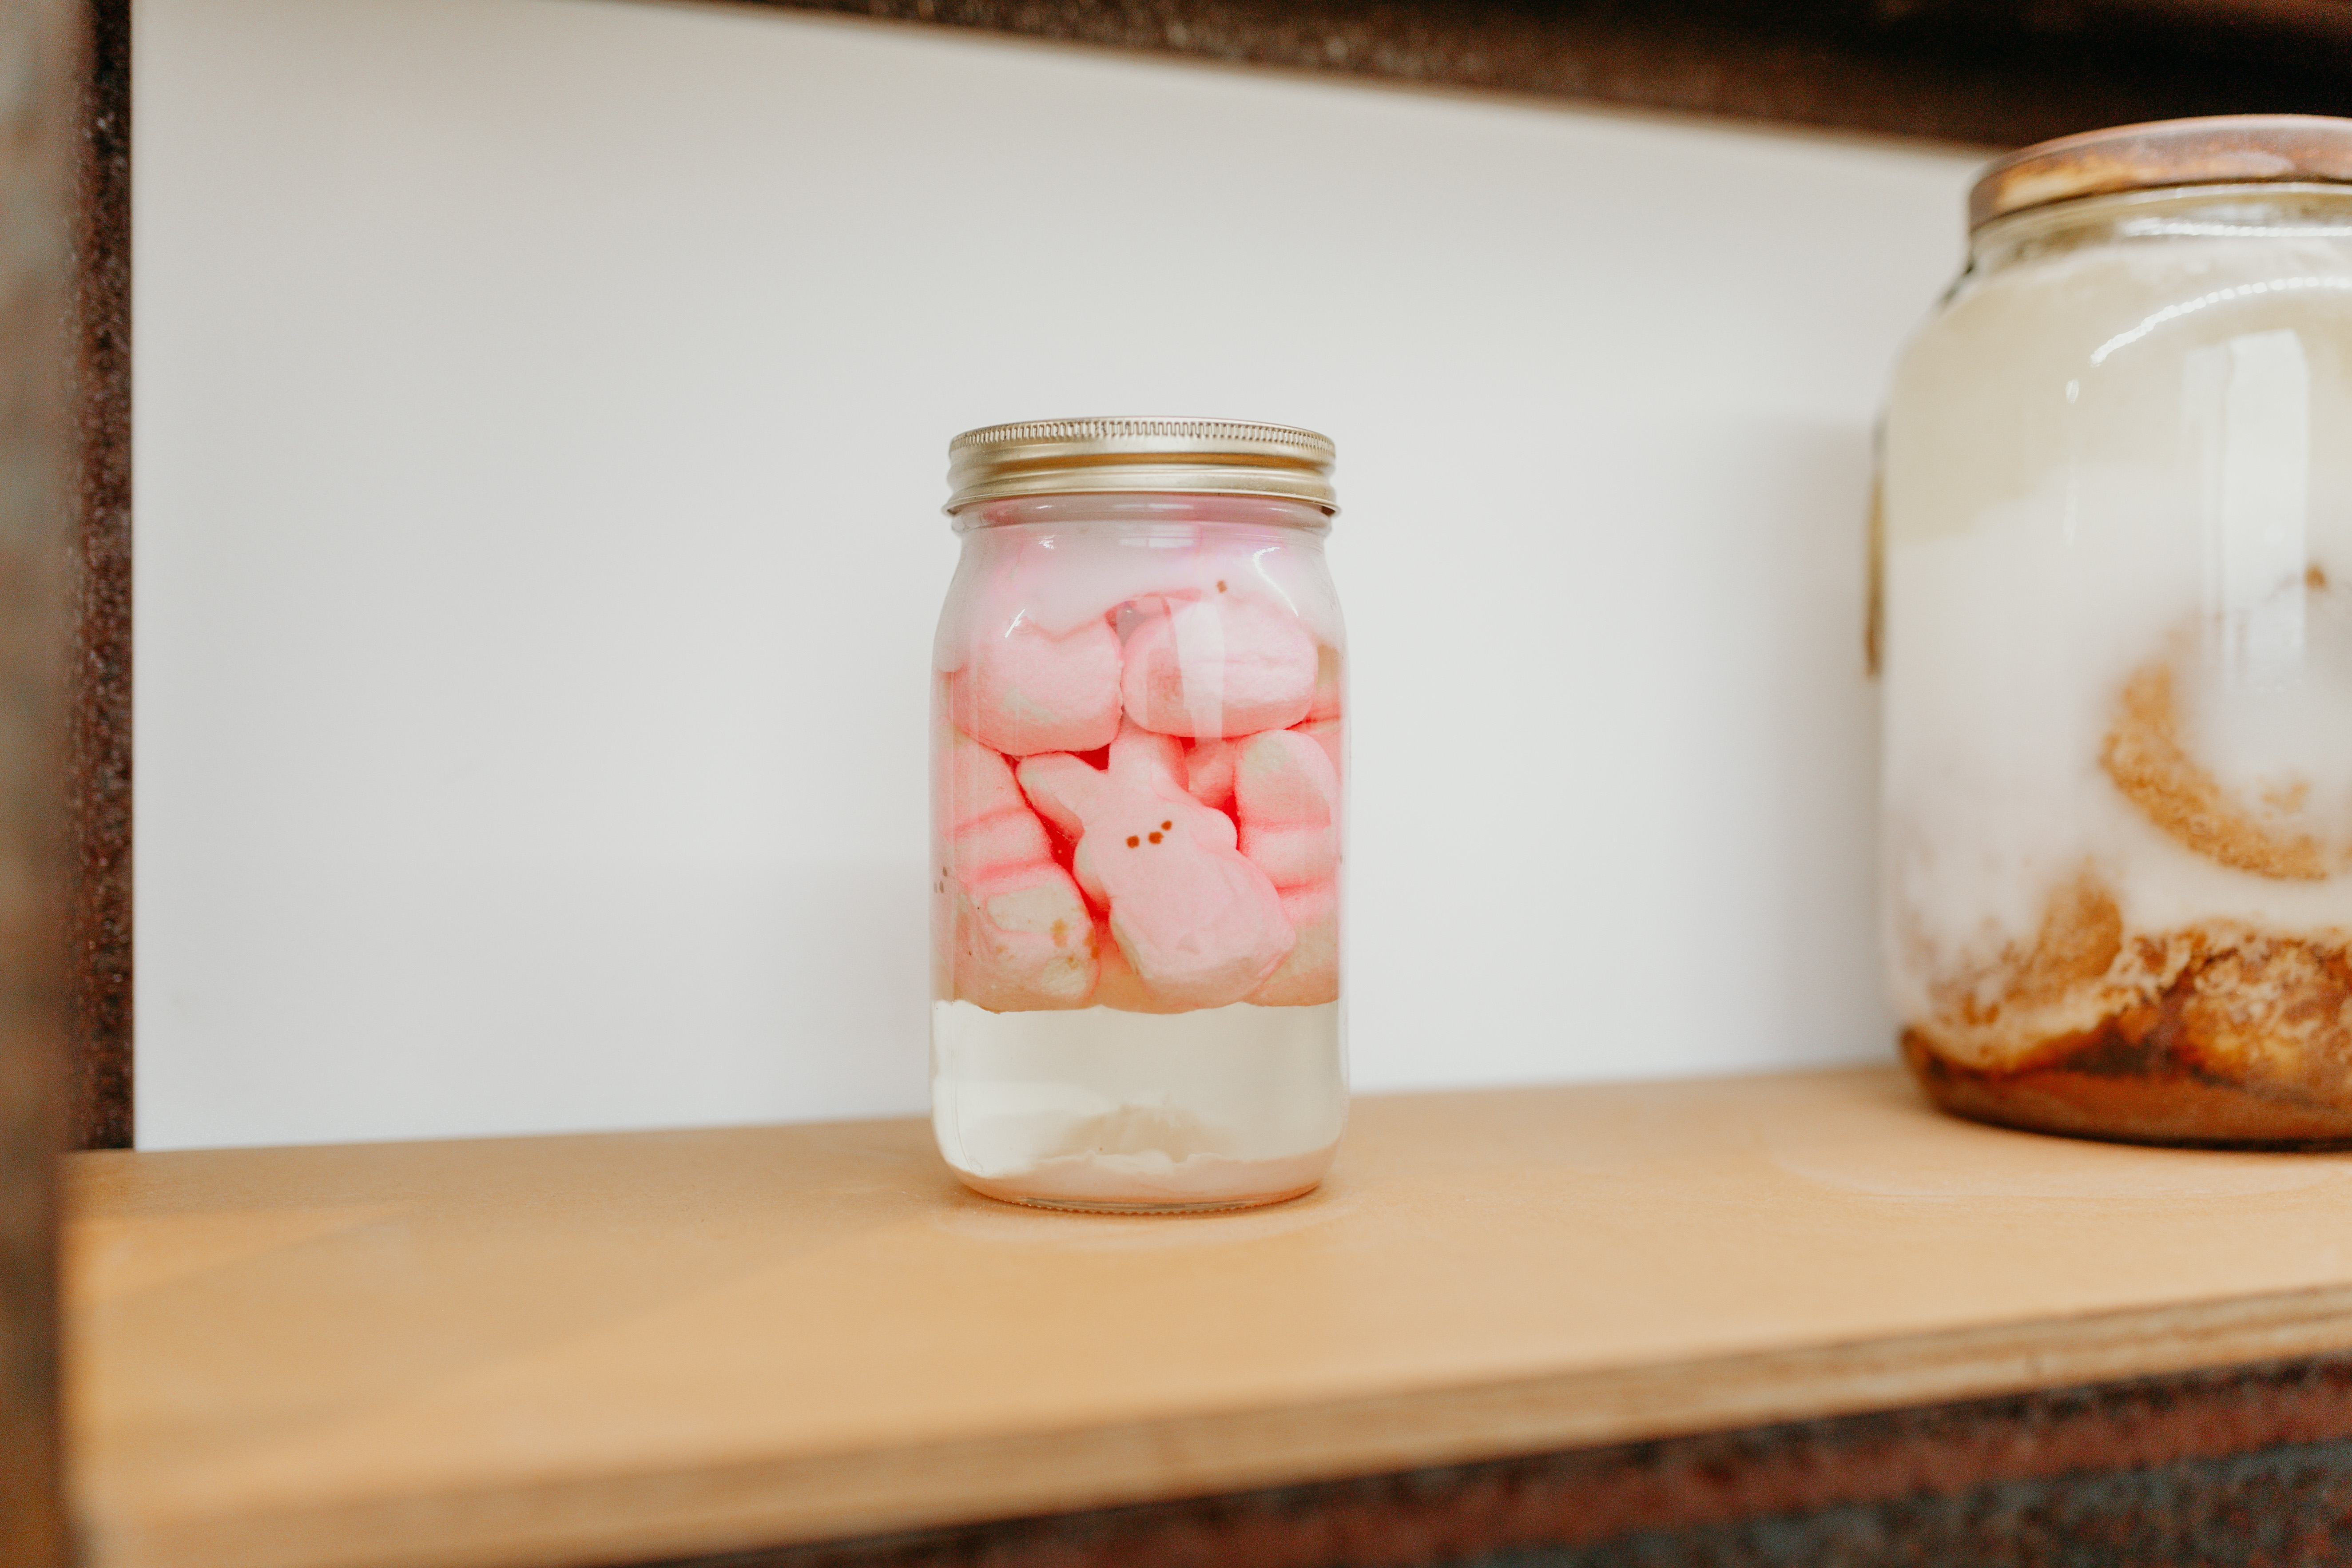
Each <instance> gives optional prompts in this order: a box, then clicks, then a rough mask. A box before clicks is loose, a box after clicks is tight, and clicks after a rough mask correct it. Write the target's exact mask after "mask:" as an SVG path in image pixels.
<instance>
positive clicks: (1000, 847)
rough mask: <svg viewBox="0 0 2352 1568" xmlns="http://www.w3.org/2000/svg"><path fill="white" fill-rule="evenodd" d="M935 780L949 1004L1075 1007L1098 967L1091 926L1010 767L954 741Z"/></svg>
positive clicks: (1006, 1008)
mask: <svg viewBox="0 0 2352 1568" xmlns="http://www.w3.org/2000/svg"><path fill="white" fill-rule="evenodd" d="M949 744H950V748H951V749H950V753H949V757H948V763H947V767H946V769H945V770H944V771H943V773H942V774H941V778H940V786H941V789H942V790H943V792H944V796H945V798H943V799H942V800H941V801H940V819H941V825H942V828H943V833H942V837H943V839H944V841H945V844H946V858H947V864H946V865H944V866H942V867H941V868H940V888H939V889H938V892H939V893H940V896H942V897H944V898H946V899H947V900H949V918H950V920H951V921H953V928H952V930H953V937H952V942H951V945H950V951H951V952H952V953H953V955H954V964H955V973H954V985H955V994H956V995H958V996H960V997H962V998H963V999H964V1000H966V1001H968V1002H971V1003H973V1004H975V1005H979V1006H982V1007H985V1008H987V1009H988V1010H989V1011H991V1012H992V1013H1012V1012H1024V1011H1029V1010H1033V1009H1038V1008H1048V1007H1076V1006H1081V1005H1084V1004H1085V1003H1086V1001H1087V997H1088V996H1090V995H1091V994H1093V992H1094V988H1095V980H1096V976H1097V963H1096V960H1095V948H1094V919H1093V917H1092V916H1091V915H1090V914H1089V913H1088V912H1087V906H1086V901H1085V900H1083V899H1081V898H1080V897H1079V896H1078V889H1077V884H1076V882H1074V881H1072V880H1071V879H1070V874H1069V873H1068V872H1067V871H1065V870H1064V869H1062V868H1061V867H1060V866H1059V865H1057V864H1055V860H1054V854H1053V848H1052V846H1050V845H1049V844H1048V843H1047V842H1046V839H1045V826H1044V825H1043V824H1042V823H1040V822H1039V821H1038V820H1037V816H1036V814H1035V813H1034V812H1033V811H1031V810H1030V809H1029V803H1028V802H1027V801H1026V800H1025V799H1024V798H1023V796H1022V794H1021V786H1020V785H1019V784H1016V783H1014V782H1013V767H1012V764H1011V763H1007V762H1006V761H1005V760H1004V759H1003V757H1000V756H998V755H997V754H996V753H995V752H992V751H990V750H989V749H988V748H987V747H985V746H983V745H982V744H980V743H979V742H976V741H974V740H973V739H972V738H971V736H969V735H966V734H964V733H962V732H961V731H957V732H956V734H955V735H954V738H953V739H952V740H951V741H950V742H949Z"/></svg>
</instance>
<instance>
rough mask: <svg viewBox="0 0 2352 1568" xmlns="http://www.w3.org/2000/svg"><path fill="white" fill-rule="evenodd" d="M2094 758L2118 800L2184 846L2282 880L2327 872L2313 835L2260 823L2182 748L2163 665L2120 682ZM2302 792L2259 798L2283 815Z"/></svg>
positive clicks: (2294, 789) (2294, 787)
mask: <svg viewBox="0 0 2352 1568" xmlns="http://www.w3.org/2000/svg"><path fill="white" fill-rule="evenodd" d="M2099 762H2100V763H2101V765H2103V766H2104V767H2105V769H2106V771H2107V776H2108V777H2109V778H2110V779H2113V780H2114V781H2115V785H2116V788H2117V789H2119V790H2121V791H2123V793H2124V796H2125V798H2126V799H2127V800H2129V801H2130V802H2131V803H2132V804H2133V805H2136V806H2137V807H2139V809H2140V811H2141V812H2142V813H2143V814H2144V815H2145V816H2147V819H2148V820H2149V821H2150V822H2152V823H2154V824H2155V825H2156V826H2158V827H2159V828H2162V829H2163V830H2164V832H2165V834H2166V836H2167V837H2170V838H2171V839H2172V840H2173V842H2175V843H2176V844H2179V845H2180V846H2181V847H2184V848H2186V849H2189V850H2192V851H2194V852H2195V853H2197V854H2199V855H2202V856H2204V857H2205V858H2207V859H2209V860H2215V861H2219V862H2220V863H2221V864H2222V865H2224V866H2231V867H2235V868H2237V869H2239V870H2241V871H2252V872H2253V873H2254V874H2255V875H2257V876H2262V877H2273V878H2277V879H2282V880H2294V881H2306V882H2316V881H2320V880H2322V879H2325V878H2326V876H2327V874H2328V867H2327V864H2326V856H2325V854H2324V852H2323V851H2322V849H2321V847H2320V844H2319V840H2318V839H2317V838H2315V837H2313V836H2312V835H2310V834H2308V833H2296V832H2294V831H2291V830H2289V829H2286V828H2284V827H2283V826H2274V825H2271V824H2266V823H2264V822H2263V821H2262V820H2261V817H2262V815H2263V814H2262V813H2259V812H2256V811H2252V810H2249V809H2248V808H2247V807H2245V806H2244V805H2242V804H2240V803H2239V802H2238V801H2236V800H2235V799H2233V798H2231V795H2230V793H2229V792H2228V791H2227V790H2225V789H2223V788H2222V787H2221V783H2220V781H2219V780H2217V779H2215V778H2214V776H2213V775H2212V773H2210V771H2209V770H2208V769H2207V768H2206V767H2205V766H2204V764H2202V763H2200V762H2198V761H2197V759H2196V758H2194V757H2192V756H2190V755H2189V750H2188V748H2187V747H2186V746H2185V745H2183V744H2182V742H2181V738H2180V713H2179V703H2178V701H2177V700H2175V697H2174V693H2173V679H2172V668H2171V667H2170V666H2169V665H2168V664H2164V663H2156V664H2150V665H2148V666H2147V667H2146V668H2142V669H2141V670H2140V671H2139V673H2138V674H2137V675H2135V676H2133V677H2132V679H2131V681H2130V683H2129V684H2127V685H2126V687H2125V688H2124V693H2123V704H2122V710H2121V711H2120V712H2119V713H2118V714H2117V715H2116V722H2115V727H2114V728H2113V729H2111V730H2109V731H2107V742H2106V745H2105V747H2104V748H2103V749H2102V750H2101V752H2100V753H2099ZM2309 794H2310V786H2309V785H2308V784H2300V785H2298V784H2285V785H2282V786H2278V787H2276V788H2274V789H2273V790H2272V791H2271V792H2269V793H2268V795H2267V796H2266V799H2265V801H2264V804H2265V805H2268V806H2269V807H2270V808H2271V812H2272V814H2273V815H2284V814H2285V813H2289V812H2293V811H2295V810H2299V809H2300V808H2301V807H2302V805H2303V804H2304V803H2305V800H2306V799H2307V798H2308V797H2309Z"/></svg>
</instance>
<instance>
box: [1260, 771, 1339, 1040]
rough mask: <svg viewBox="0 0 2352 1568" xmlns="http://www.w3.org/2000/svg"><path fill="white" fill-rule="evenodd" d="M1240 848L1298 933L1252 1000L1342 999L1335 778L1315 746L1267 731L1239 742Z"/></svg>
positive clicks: (1271, 1003)
mask: <svg viewBox="0 0 2352 1568" xmlns="http://www.w3.org/2000/svg"><path fill="white" fill-rule="evenodd" d="M1234 813H1235V815H1236V816H1239V817H1240V819H1241V835H1240V847H1241V852H1242V853H1243V854H1244V855H1245V856H1247V857H1248V858H1250V860H1251V861H1252V863H1254V864H1255V865H1256V866H1257V868H1259V869H1260V870H1262V871H1264V872H1265V875H1266V879H1267V880H1268V881H1271V882H1272V883H1273V884H1274V885H1275V887H1276V888H1277V889H1280V890H1281V894H1282V908H1283V915H1284V918H1285V919H1286V920H1287V921H1289V922H1290V924H1291V927H1292V929H1293V930H1294V931H1297V933H1298V942H1297V945H1296V946H1295V947H1293V948H1292V949H1291V951H1290V952H1289V953H1288V955H1287V956H1286V957H1285V958H1284V960H1283V962H1282V964H1281V966H1280V967H1279V968H1278V969H1276V971H1275V973H1273V974H1271V975H1269V976H1267V978H1266V980H1265V983H1264V984H1261V985H1260V986H1259V987H1258V988H1257V989H1256V990H1255V991H1254V992H1252V993H1251V994H1250V997H1249V999H1250V1000H1251V1001H1253V1002H1256V1003H1261V1004H1263V1005H1268V1006H1305V1005H1311V1004H1314V1003H1318V1002H1333V1001H1337V1000H1338V999H1339V773H1338V771H1337V770H1336V769H1335V768H1333V767H1332V765H1331V760H1330V758H1329V757H1328V756H1327V755H1326V754H1325V752H1324V750H1323V747H1322V746H1321V745H1320V744H1319V743H1318V742H1317V740H1316V739H1315V738H1314V737H1313V736H1311V735H1307V734H1302V733H1301V732H1299V731H1296V730H1271V731H1267V732H1265V734H1262V735H1253V736H1251V737H1250V738H1249V739H1248V740H1247V741H1245V742H1241V744H1240V747H1239V752H1238V755H1237V756H1236V757H1235V759H1234Z"/></svg>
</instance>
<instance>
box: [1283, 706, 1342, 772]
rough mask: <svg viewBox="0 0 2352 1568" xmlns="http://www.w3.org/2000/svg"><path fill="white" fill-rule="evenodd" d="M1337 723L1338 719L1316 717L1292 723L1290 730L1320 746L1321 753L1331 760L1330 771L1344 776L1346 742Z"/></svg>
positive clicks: (1338, 722)
mask: <svg viewBox="0 0 2352 1568" xmlns="http://www.w3.org/2000/svg"><path fill="white" fill-rule="evenodd" d="M1339 725H1340V721H1339V720H1337V719H1317V720H1314V721H1310V722H1308V723H1305V724H1294V725H1292V726H1291V729H1290V732H1291V733H1292V734H1294V735H1304V736H1306V737H1307V739H1308V740H1310V741H1312V742H1315V743H1316V744H1317V745H1318V746H1320V747H1322V748H1323V754H1324V755H1325V756H1326V757H1328V758H1329V759H1330V760H1331V772H1332V773H1334V774H1335V775H1338V776H1339V777H1343V778H1344V777H1345V776H1346V775H1347V771H1348V759H1347V750H1348V742H1347V741H1346V739H1345V738H1344V732H1343V731H1341V730H1340V728H1339Z"/></svg>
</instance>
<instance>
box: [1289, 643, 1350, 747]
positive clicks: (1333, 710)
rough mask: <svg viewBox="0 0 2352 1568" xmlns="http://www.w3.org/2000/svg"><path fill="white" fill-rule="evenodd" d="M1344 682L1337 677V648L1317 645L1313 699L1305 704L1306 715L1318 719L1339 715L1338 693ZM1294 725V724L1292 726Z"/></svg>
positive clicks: (1334, 717)
mask: <svg viewBox="0 0 2352 1568" xmlns="http://www.w3.org/2000/svg"><path fill="white" fill-rule="evenodd" d="M1343 684H1344V683H1343V682H1342V681H1341V679H1340V678H1339V649H1338V648H1336V647H1318V648H1317V649H1316V650H1315V700H1314V701H1313V702H1311V703H1309V704H1308V705H1307V717H1308V718H1309V719H1312V720H1315V721H1318V722H1319V721H1322V720H1325V719H1337V718H1338V717H1339V693H1340V689H1341V687H1342V685H1343ZM1294 727H1295V726H1294Z"/></svg>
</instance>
